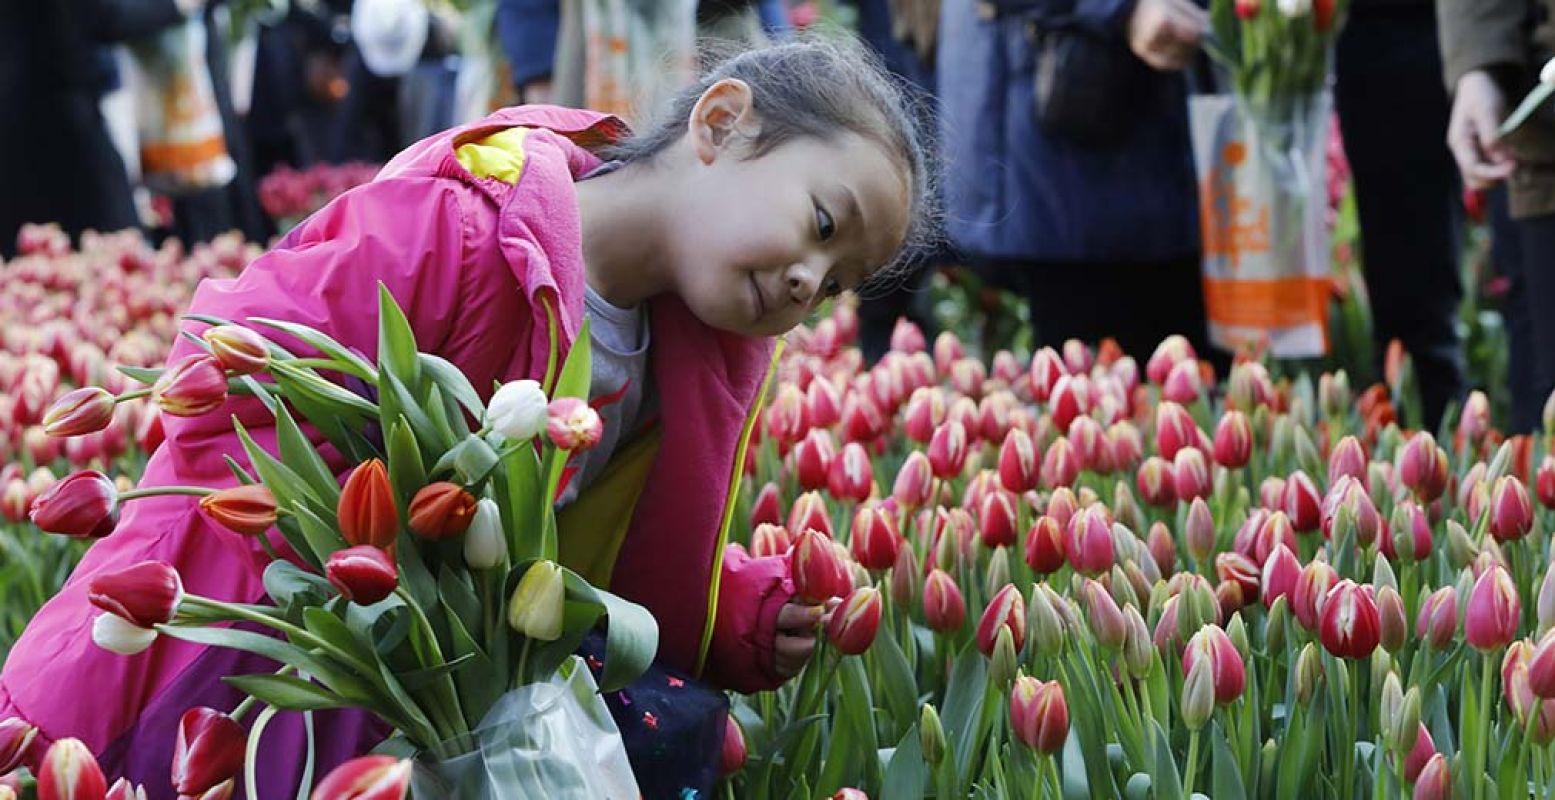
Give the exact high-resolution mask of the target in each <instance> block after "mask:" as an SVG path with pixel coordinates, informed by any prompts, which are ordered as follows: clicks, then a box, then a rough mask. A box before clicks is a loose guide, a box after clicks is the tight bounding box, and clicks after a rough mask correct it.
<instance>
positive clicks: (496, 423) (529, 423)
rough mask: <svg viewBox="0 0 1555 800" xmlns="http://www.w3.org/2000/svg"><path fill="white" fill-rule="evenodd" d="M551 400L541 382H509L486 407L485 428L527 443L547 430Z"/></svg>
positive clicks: (523, 380)
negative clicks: (541, 386)
mask: <svg viewBox="0 0 1555 800" xmlns="http://www.w3.org/2000/svg"><path fill="white" fill-rule="evenodd" d="M549 405H550V401H549V400H547V399H546V397H545V390H544V389H542V388H540V382H539V381H535V380H530V379H528V378H525V379H522V380H516V381H509V382H507V383H504V384H502V387H501V388H500V389H498V390H497V391H496V393H495V394H493V395H492V396H491V403H490V404H488V405H487V406H486V427H488V428H491V429H492V430H494V431H496V432H497V433H500V434H502V435H503V436H504V437H507V438H508V439H510V440H512V441H515V442H527V441H529V440H530V439H533V438H535V437H536V436H539V435H540V432H541V431H543V430H545V426H546V423H547V422H548V421H549V419H550V414H549Z"/></svg>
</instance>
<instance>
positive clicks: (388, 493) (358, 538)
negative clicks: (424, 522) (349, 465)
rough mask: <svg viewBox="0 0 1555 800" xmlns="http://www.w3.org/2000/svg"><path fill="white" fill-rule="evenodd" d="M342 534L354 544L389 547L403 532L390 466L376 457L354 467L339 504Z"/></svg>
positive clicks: (337, 510)
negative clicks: (391, 481)
mask: <svg viewBox="0 0 1555 800" xmlns="http://www.w3.org/2000/svg"><path fill="white" fill-rule="evenodd" d="M336 512H337V516H338V517H339V519H340V534H341V536H343V537H344V538H345V540H346V543H347V544H350V545H361V544H370V545H373V546H374V547H380V548H388V547H390V546H392V545H393V544H394V539H395V537H397V536H398V535H399V530H400V512H399V506H398V504H397V503H396V502H395V499H394V487H393V486H391V485H389V470H388V468H386V467H385V466H384V464H383V462H382V461H381V460H379V459H376V458H374V459H372V460H370V461H366V462H364V463H362V464H359V465H357V467H356V468H355V469H353V470H351V475H350V476H349V477H347V478H346V482H345V485H344V486H343V487H341V489H340V501H339V503H338V504H337V505H336Z"/></svg>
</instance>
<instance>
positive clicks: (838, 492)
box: [826, 442, 875, 503]
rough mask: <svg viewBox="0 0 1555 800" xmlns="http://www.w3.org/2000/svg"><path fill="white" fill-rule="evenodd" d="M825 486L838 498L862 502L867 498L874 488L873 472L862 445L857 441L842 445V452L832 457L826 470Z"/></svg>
mask: <svg viewBox="0 0 1555 800" xmlns="http://www.w3.org/2000/svg"><path fill="white" fill-rule="evenodd" d="M826 486H827V488H828V489H829V490H830V491H831V494H832V496H833V497H835V498H837V499H839V500H852V501H854V502H855V503H862V502H864V501H865V500H868V499H869V496H870V495H871V494H873V493H874V489H875V474H874V467H873V466H872V465H871V464H870V462H869V454H868V453H867V452H865V451H864V446H863V445H861V444H859V443H858V442H848V443H847V444H846V445H843V448H842V454H841V455H840V456H838V457H836V458H834V459H832V462H831V468H830V469H829V470H828V471H827V476H826Z"/></svg>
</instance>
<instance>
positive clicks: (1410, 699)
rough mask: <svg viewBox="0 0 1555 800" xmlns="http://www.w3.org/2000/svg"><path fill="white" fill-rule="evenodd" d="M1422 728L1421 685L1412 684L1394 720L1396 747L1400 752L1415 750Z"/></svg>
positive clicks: (1393, 732)
mask: <svg viewBox="0 0 1555 800" xmlns="http://www.w3.org/2000/svg"><path fill="white" fill-rule="evenodd" d="M1420 730H1421V726H1420V687H1418V686H1411V687H1409V691H1407V692H1405V693H1404V703H1403V705H1401V706H1399V711H1398V716H1397V718H1396V719H1395V720H1394V724H1393V731H1392V735H1393V740H1394V748H1395V749H1396V750H1397V751H1398V752H1400V753H1408V752H1410V751H1411V750H1413V749H1414V746H1415V743H1416V742H1417V741H1418V740H1419V737H1420Z"/></svg>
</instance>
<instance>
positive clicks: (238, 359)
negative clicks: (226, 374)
mask: <svg viewBox="0 0 1555 800" xmlns="http://www.w3.org/2000/svg"><path fill="white" fill-rule="evenodd" d="M200 338H202V339H204V340H205V341H206V343H207V344H209V345H210V346H211V354H212V355H214V356H215V357H216V361H217V362H219V363H220V364H221V366H222V368H224V369H228V370H231V371H233V372H235V373H237V374H239V375H251V374H253V373H255V372H258V371H260V370H262V369H264V368H265V367H267V366H269V365H270V348H269V347H268V346H267V345H266V344H265V339H264V337H263V336H260V335H259V334H258V333H255V332H254V331H252V330H249V329H248V328H245V327H243V326H241V325H218V326H216V327H214V328H209V329H207V330H206V331H205V333H202V334H200Z"/></svg>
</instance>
